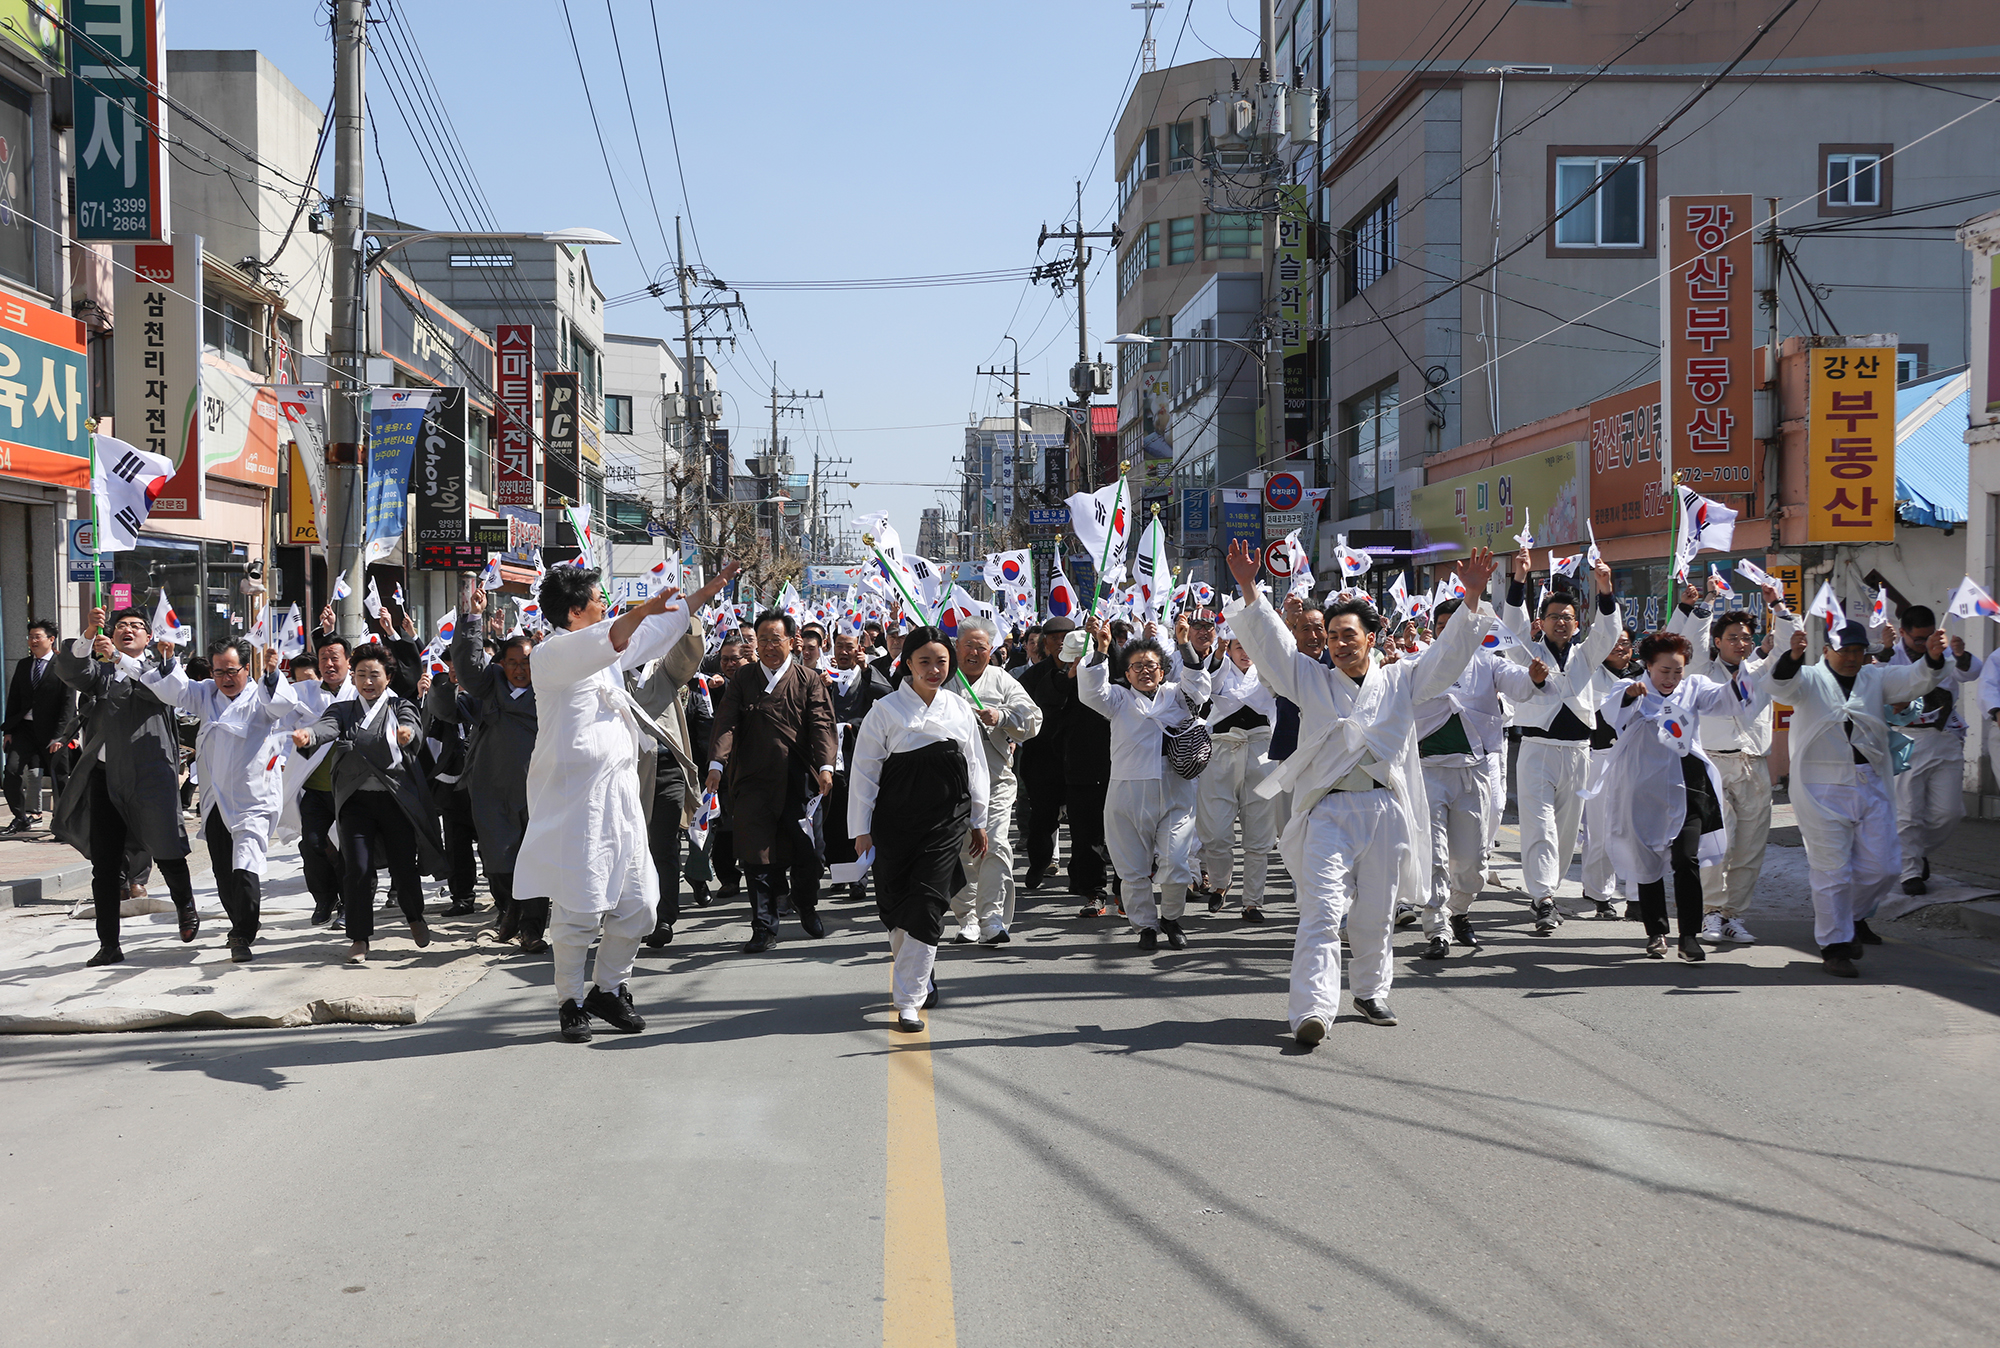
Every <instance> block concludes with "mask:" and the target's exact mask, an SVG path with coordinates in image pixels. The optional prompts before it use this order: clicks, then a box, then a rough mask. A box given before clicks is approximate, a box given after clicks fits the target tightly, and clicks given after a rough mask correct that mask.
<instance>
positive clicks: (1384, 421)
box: [1340, 379, 1401, 515]
mask: <svg viewBox="0 0 2000 1348" xmlns="http://www.w3.org/2000/svg"><path fill="white" fill-rule="evenodd" d="M1400 402H1401V399H1400V396H1399V395H1398V393H1397V390H1396V381H1395V380H1393V379H1392V380H1390V381H1389V382H1388V383H1386V384H1382V385H1380V386H1379V387H1376V388H1373V389H1370V390H1369V391H1368V392H1366V393H1364V394H1362V395H1361V396H1360V397H1359V398H1355V399H1353V400H1352V401H1350V402H1346V403H1342V404H1341V408H1340V414H1341V415H1340V420H1341V426H1342V428H1343V429H1342V432H1341V436H1342V439H1343V440H1345V441H1346V444H1345V445H1344V446H1343V448H1344V450H1345V453H1344V455H1343V458H1344V467H1345V472H1344V473H1343V478H1344V480H1345V482H1346V486H1347V513H1348V514H1349V515H1365V514H1367V513H1368V512H1369V511H1371V510H1392V509H1394V508H1395V505H1396V467H1397V463H1396V458H1397V456H1396V437H1397V431H1398V429H1399V423H1400V414H1399V412H1398V407H1399V405H1400Z"/></svg>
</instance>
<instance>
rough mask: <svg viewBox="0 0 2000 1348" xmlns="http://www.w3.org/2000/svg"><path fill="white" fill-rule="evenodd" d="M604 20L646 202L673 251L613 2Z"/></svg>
mask: <svg viewBox="0 0 2000 1348" xmlns="http://www.w3.org/2000/svg"><path fill="white" fill-rule="evenodd" d="M604 19H605V22H607V23H609V24H610V25H611V51H612V54H613V55H614V56H616V57H617V58H618V83H619V84H620V85H622V86H623V87H624V89H625V112H626V115H628V116H629V117H630V118H631V119H632V143H633V145H634V146H635V147H637V149H638V151H639V171H640V172H641V173H642V174H643V175H644V176H645V179H646V200H648V201H650V202H651V203H652V204H653V224H654V225H655V226H656V227H657V228H658V229H659V231H660V246H661V247H662V248H665V249H667V250H668V251H669V252H672V251H673V245H672V244H670V243H668V242H667V224H666V221H664V220H662V219H661V218H660V199H659V197H657V196H656V195H654V193H653V168H652V165H651V163H650V162H649V161H648V160H647V158H646V141H645V138H644V137H643V136H641V135H640V134H639V109H638V107H637V105H635V104H634V103H633V102H632V82H631V81H630V80H628V79H627V78H626V77H625V47H624V44H623V43H621V42H620V41H619V40H618V15H617V14H616V13H615V12H614V11H613V10H612V8H611V0H604Z"/></svg>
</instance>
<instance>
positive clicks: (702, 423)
mask: <svg viewBox="0 0 2000 1348" xmlns="http://www.w3.org/2000/svg"><path fill="white" fill-rule="evenodd" d="M693 274H694V273H693V270H692V269H691V268H690V267H689V266H688V264H687V243H686V240H685V239H684V238H683V237H682V233H681V218H680V217H679V216H678V215H677V216H675V217H674V279H675V281H676V282H677V283H678V285H679V288H680V295H681V302H680V303H679V304H678V305H673V304H669V305H665V306H663V307H664V308H665V309H666V311H667V312H668V313H678V314H679V315H680V316H681V392H680V406H679V408H678V409H677V410H678V412H679V420H680V424H681V427H682V431H681V436H680V439H681V444H680V445H679V446H678V448H679V451H680V453H681V455H682V457H683V458H685V457H686V456H687V455H688V454H690V453H692V454H694V455H696V456H698V457H699V459H700V462H701V476H700V479H699V480H700V483H701V488H700V491H701V494H700V496H699V497H698V498H697V499H698V500H699V503H700V506H701V515H700V521H701V522H700V537H699V538H698V539H697V540H696V541H697V544H698V546H699V550H700V551H701V554H702V557H703V559H704V560H708V558H709V551H708V549H709V546H710V538H709V535H710V534H711V532H712V530H711V528H710V524H711V523H712V517H711V515H710V512H709V499H708V491H709V485H710V484H709V477H710V474H711V471H712V469H711V465H710V462H709V457H708V456H709V448H708V442H707V437H706V431H707V427H708V422H709V414H708V395H709V392H710V390H709V388H708V382H707V381H706V380H705V379H703V378H701V375H700V368H699V367H698V366H697V365H696V364H695V363H694V344H695V342H696V341H697V340H699V341H703V342H708V341H722V340H724V338H722V337H719V336H718V337H701V338H696V337H695V335H694V328H695V315H696V314H699V315H701V317H702V320H703V321H704V322H706V321H707V319H708V316H709V315H710V314H711V313H724V312H727V311H728V310H731V309H735V310H739V311H740V310H741V309H742V308H743V303H742V301H741V300H711V301H708V302H705V303H701V304H695V303H690V302H689V300H688V281H689V279H690V278H691V277H692V276H693ZM717 284H718V285H719V284H720V282H717ZM650 289H651V290H652V291H653V293H654V294H656V295H657V294H658V293H659V289H660V288H659V287H658V286H653V287H650ZM727 340H728V341H729V342H731V343H732V344H733V343H734V342H735V340H736V339H735V338H734V337H730V338H728V339H727ZM662 466H663V467H667V468H669V469H671V465H670V464H667V465H662ZM672 480H673V479H672V476H671V473H669V476H668V478H667V481H668V482H671V481H672ZM663 494H664V493H663ZM676 514H677V515H678V512H676ZM716 542H717V543H718V544H719V543H720V539H717V540H716ZM680 546H681V540H680V539H678V538H676V539H675V540H674V541H673V547H674V550H675V551H676V552H678V551H679V550H680ZM723 560H724V558H723V557H722V555H721V549H720V547H719V546H718V547H717V549H716V552H715V555H714V560H713V563H712V565H713V566H714V567H720V566H721V565H722V562H723Z"/></svg>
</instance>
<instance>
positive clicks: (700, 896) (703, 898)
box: [694, 885, 715, 908]
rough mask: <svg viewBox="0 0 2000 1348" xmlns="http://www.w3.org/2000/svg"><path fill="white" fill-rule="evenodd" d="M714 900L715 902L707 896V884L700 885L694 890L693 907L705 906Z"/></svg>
mask: <svg viewBox="0 0 2000 1348" xmlns="http://www.w3.org/2000/svg"><path fill="white" fill-rule="evenodd" d="M714 902H715V900H714V899H712V898H710V897H709V893H708V886H707V885H703V886H702V887H701V888H700V889H697V890H696V891H695V892H694V906H695V907H697V908H706V907H708V906H709V905H710V904H711V903H714Z"/></svg>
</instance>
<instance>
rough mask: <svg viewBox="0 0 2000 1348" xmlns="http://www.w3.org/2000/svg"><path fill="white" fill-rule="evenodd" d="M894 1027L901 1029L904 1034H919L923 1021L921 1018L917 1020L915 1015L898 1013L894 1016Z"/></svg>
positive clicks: (921, 1030)
mask: <svg viewBox="0 0 2000 1348" xmlns="http://www.w3.org/2000/svg"><path fill="white" fill-rule="evenodd" d="M896 1028H897V1029H899V1030H901V1031H902V1032H903V1033H904V1034H921V1033H922V1032H923V1028H924V1023H923V1022H922V1021H921V1020H918V1019H917V1018H916V1017H915V1016H900V1015H899V1016H897V1017H896Z"/></svg>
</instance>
